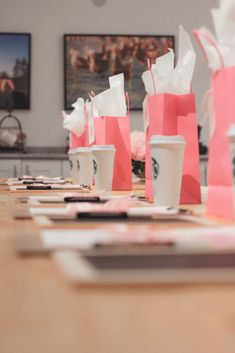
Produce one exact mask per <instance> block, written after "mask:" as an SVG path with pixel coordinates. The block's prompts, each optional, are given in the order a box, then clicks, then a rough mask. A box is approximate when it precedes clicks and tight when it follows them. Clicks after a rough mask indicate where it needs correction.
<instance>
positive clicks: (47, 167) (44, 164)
mask: <svg viewBox="0 0 235 353" xmlns="http://www.w3.org/2000/svg"><path fill="white" fill-rule="evenodd" d="M61 169H62V168H61V161H60V160H40V159H35V160H27V159H23V160H22V168H21V170H22V174H23V175H24V174H27V175H33V176H38V175H46V176H49V177H57V176H61V175H62V170H61Z"/></svg>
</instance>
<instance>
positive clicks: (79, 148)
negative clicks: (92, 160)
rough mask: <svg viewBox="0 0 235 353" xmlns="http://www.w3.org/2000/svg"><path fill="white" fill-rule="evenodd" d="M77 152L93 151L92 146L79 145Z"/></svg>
mask: <svg viewBox="0 0 235 353" xmlns="http://www.w3.org/2000/svg"><path fill="white" fill-rule="evenodd" d="M75 152H91V147H77V148H76V150H75Z"/></svg>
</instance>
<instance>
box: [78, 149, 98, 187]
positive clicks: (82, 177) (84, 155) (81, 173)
mask: <svg viewBox="0 0 235 353" xmlns="http://www.w3.org/2000/svg"><path fill="white" fill-rule="evenodd" d="M76 158H77V170H78V184H80V185H87V186H92V184H93V176H94V173H93V163H92V150H91V148H90V147H78V148H76Z"/></svg>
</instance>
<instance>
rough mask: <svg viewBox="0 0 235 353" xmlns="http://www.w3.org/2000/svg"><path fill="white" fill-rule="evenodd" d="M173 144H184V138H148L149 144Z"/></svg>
mask: <svg viewBox="0 0 235 353" xmlns="http://www.w3.org/2000/svg"><path fill="white" fill-rule="evenodd" d="M155 143H157V144H175V143H177V144H178V143H181V144H185V143H186V142H185V138H184V137H183V136H181V135H172V136H163V135H153V136H152V137H151V138H150V142H149V144H155Z"/></svg>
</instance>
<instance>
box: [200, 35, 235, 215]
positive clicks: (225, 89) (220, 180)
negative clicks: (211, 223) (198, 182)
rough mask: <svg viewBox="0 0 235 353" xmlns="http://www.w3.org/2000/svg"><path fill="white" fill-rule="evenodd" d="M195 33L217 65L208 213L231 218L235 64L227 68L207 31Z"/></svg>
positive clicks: (214, 75) (233, 208) (210, 152)
mask: <svg viewBox="0 0 235 353" xmlns="http://www.w3.org/2000/svg"><path fill="white" fill-rule="evenodd" d="M194 35H195V37H196V39H197V40H198V42H199V45H200V46H201V49H202V50H203V52H204V55H205V57H206V60H207V62H208V63H210V56H208V54H209V51H208V50H207V48H208V47H210V48H211V49H210V53H213V52H214V57H213V58H214V59H216V62H217V66H218V67H219V68H220V69H218V70H217V71H214V72H213V74H212V90H211V93H212V98H213V102H212V103H213V112H211V113H212V114H211V118H212V124H211V125H212V126H211V132H210V141H209V156H208V198H207V203H206V210H207V213H208V214H210V215H213V216H218V217H224V218H228V219H234V218H235V206H234V200H233V169H232V158H231V151H230V146H229V139H228V136H227V133H228V131H229V128H230V126H231V125H232V124H234V123H235V100H234V91H235V67H227V68H224V59H223V56H222V54H221V52H220V50H219V47H218V45H217V43H216V41H215V40H214V38H212V37H210V36H209V35H208V33H205V32H203V31H202V30H197V31H194Z"/></svg>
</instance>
